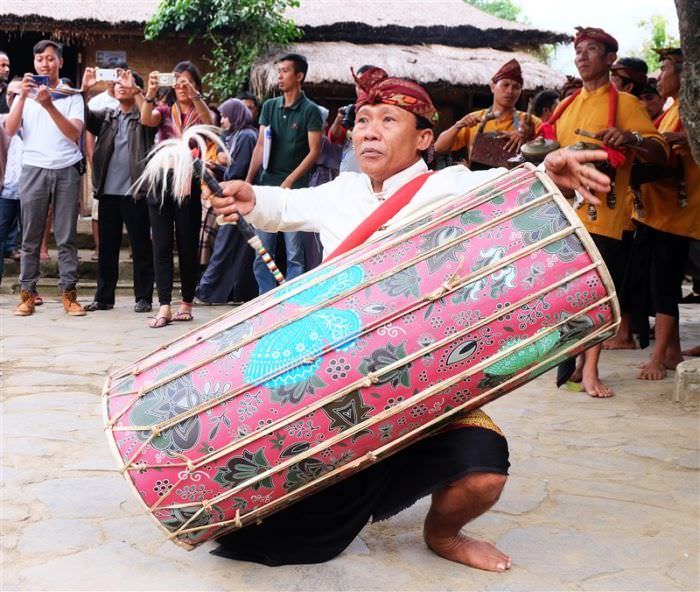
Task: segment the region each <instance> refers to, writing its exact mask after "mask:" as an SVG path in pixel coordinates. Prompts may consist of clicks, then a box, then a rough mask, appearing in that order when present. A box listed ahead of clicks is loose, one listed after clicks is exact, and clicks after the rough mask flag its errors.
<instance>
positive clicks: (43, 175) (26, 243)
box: [5, 39, 85, 316]
mask: <svg viewBox="0 0 700 592" xmlns="http://www.w3.org/2000/svg"><path fill="white" fill-rule="evenodd" d="M33 52H34V69H35V70H36V72H37V74H38V77H35V76H34V75H32V74H25V75H24V78H23V80H22V89H21V92H20V95H19V96H18V97H17V99H16V100H15V101H14V103H13V105H12V110H11V111H10V114H9V116H8V117H7V120H6V121H5V130H6V131H7V133H8V135H9V136H14V135H15V134H16V133H17V132H18V131H19V129H20V127H21V128H22V134H23V140H24V151H23V155H22V174H21V178H20V203H21V211H22V250H21V259H20V274H19V281H20V303H19V305H18V306H17V308H16V309H15V314H16V315H17V316H29V315H31V314H33V313H34V306H35V305H34V294H35V293H36V284H37V281H38V279H39V271H40V266H39V261H40V259H39V253H40V247H41V238H42V236H43V233H44V226H45V225H46V214H47V212H48V209H49V204H53V221H54V222H53V224H54V235H55V237H56V244H57V246H58V271H59V282H58V285H59V288H60V289H61V293H62V296H63V307H64V310H65V311H66V312H67V313H68V314H69V315H71V316H83V315H85V311H84V310H83V307H82V306H80V304H78V301H77V291H76V284H77V282H78V249H77V246H76V227H77V221H78V189H79V184H80V175H81V166H82V160H83V155H82V153H81V152H80V148H79V147H78V142H79V141H80V136H81V134H82V131H83V122H84V120H85V115H84V104H83V98H82V96H81V95H79V94H73V95H68V96H65V97H62V98H60V99H58V98H57V99H53V98H52V93H51V89H54V88H56V87H57V86H58V83H59V80H58V72H59V70H60V69H61V67H62V66H63V46H62V45H61V44H60V43H57V42H55V41H51V40H49V39H45V40H43V41H39V43H37V44H36V45H35V46H34V49H33ZM37 82H39V83H40V84H37ZM46 82H48V84H45V83H46Z"/></svg>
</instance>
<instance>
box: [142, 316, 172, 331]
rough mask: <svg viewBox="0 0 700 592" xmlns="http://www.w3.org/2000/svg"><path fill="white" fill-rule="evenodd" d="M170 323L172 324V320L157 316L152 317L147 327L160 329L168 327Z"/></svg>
mask: <svg viewBox="0 0 700 592" xmlns="http://www.w3.org/2000/svg"><path fill="white" fill-rule="evenodd" d="M171 322H172V319H169V318H168V317H163V316H158V317H153V318H152V319H151V320H150V321H149V323H148V326H149V327H150V328H151V329H162V328H163V327H165V326H166V325H169V324H170V323H171Z"/></svg>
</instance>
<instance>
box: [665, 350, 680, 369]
mask: <svg viewBox="0 0 700 592" xmlns="http://www.w3.org/2000/svg"><path fill="white" fill-rule="evenodd" d="M682 361H683V356H682V355H680V354H675V355H674V354H668V353H667V354H666V355H665V356H664V367H665V368H666V370H675V369H676V366H678V364H680V363H681V362H682Z"/></svg>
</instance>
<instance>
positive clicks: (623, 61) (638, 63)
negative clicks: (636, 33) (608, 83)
mask: <svg viewBox="0 0 700 592" xmlns="http://www.w3.org/2000/svg"><path fill="white" fill-rule="evenodd" d="M615 65H619V66H624V67H625V68H629V69H630V70H634V71H635V72H639V73H640V74H642V75H643V76H644V77H646V75H647V73H648V72H649V66H647V63H646V62H645V61H644V60H642V59H640V58H634V57H628V58H620V59H619V60H617V61H616V62H615ZM617 75H618V76H620V78H621V79H622V83H623V84H625V85H626V84H632V90H631V93H632V94H633V95H634V96H635V97H639V95H640V94H642V91H643V90H644V87H645V86H646V84H644V83H641V82H637V81H634V80H632V79H631V78H626V77H625V76H621V75H620V74H619V73H618V74H617Z"/></svg>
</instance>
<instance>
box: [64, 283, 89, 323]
mask: <svg viewBox="0 0 700 592" xmlns="http://www.w3.org/2000/svg"><path fill="white" fill-rule="evenodd" d="M63 310H65V311H66V312H67V313H68V314H69V315H70V316H72V317H84V316H85V315H86V314H87V313H86V312H85V309H84V308H83V307H82V306H80V304H78V292H77V291H76V290H64V291H63Z"/></svg>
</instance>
